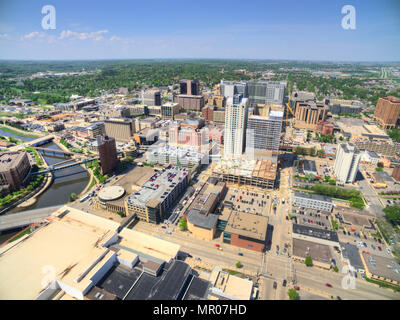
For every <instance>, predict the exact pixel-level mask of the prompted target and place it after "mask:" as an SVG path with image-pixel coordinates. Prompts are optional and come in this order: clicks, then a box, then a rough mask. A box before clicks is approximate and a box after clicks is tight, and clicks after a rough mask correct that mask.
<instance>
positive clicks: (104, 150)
mask: <svg viewBox="0 0 400 320" xmlns="http://www.w3.org/2000/svg"><path fill="white" fill-rule="evenodd" d="M97 148H98V151H99V158H100V168H101V174H107V173H109V172H112V171H113V170H114V169H115V168H116V167H117V166H118V155H117V147H116V144H115V139H114V138H111V137H108V136H97Z"/></svg>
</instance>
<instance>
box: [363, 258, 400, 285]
mask: <svg viewBox="0 0 400 320" xmlns="http://www.w3.org/2000/svg"><path fill="white" fill-rule="evenodd" d="M361 255H362V257H363V259H364V261H365V264H366V266H367V269H368V271H369V272H370V273H371V274H372V275H375V276H379V277H384V278H386V279H390V280H394V281H397V282H400V266H399V264H398V263H397V262H396V260H395V259H394V258H391V259H390V258H385V257H382V256H377V255H374V254H367V253H361ZM388 266H390V268H388ZM394 270H398V272H399V273H396V272H394Z"/></svg>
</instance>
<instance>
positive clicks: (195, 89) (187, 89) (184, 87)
mask: <svg viewBox="0 0 400 320" xmlns="http://www.w3.org/2000/svg"><path fill="white" fill-rule="evenodd" d="M179 87H180V94H185V95H188V96H191V95H193V96H198V95H199V94H200V83H199V80H197V79H194V80H186V79H184V80H181V81H179Z"/></svg>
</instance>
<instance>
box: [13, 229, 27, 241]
mask: <svg viewBox="0 0 400 320" xmlns="http://www.w3.org/2000/svg"><path fill="white" fill-rule="evenodd" d="M30 233H31V228H26V230H25V231H23V232H21V233H20V234H19V235H17V236H15V237H14V238H12V239H11V240H10V241H9V242H13V241H15V240H18V239H19V238H21V237H23V236H24V235H26V234H30Z"/></svg>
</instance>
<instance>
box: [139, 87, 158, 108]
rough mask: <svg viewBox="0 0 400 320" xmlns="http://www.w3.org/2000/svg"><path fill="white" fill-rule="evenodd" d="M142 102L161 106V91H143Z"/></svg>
mask: <svg viewBox="0 0 400 320" xmlns="http://www.w3.org/2000/svg"><path fill="white" fill-rule="evenodd" d="M142 100H143V101H142V103H143V104H144V105H147V106H161V93H160V91H159V90H148V91H144V92H142Z"/></svg>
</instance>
